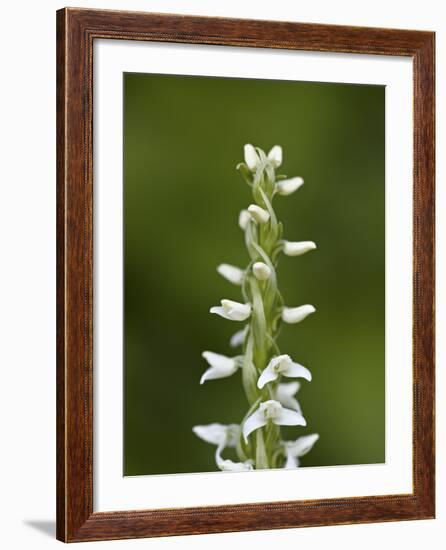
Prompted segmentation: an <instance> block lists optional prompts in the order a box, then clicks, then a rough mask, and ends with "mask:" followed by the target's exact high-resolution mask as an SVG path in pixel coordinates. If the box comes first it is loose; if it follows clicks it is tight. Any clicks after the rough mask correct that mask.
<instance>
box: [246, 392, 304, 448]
mask: <svg viewBox="0 0 446 550" xmlns="http://www.w3.org/2000/svg"><path fill="white" fill-rule="evenodd" d="M268 422H272V423H273V424H277V425H278V426H306V425H307V422H306V420H305V418H304V417H303V416H302V415H301V414H299V413H298V412H296V411H292V410H290V409H285V408H284V407H282V405H281V404H280V403H279V402H278V401H275V400H273V399H270V400H268V401H264V402H263V403H260V405H259V407H258V409H257V410H256V411H255V412H253V413H252V414H251V415H250V416H248V418H247V419H246V420H245V422H244V424H243V427H242V431H243V438H244V439H245V442H246V443H247V442H248V436H249V435H250V434H251V433H252V432H254V431H255V430H258V429H259V428H263V426H266V425H267V424H268Z"/></svg>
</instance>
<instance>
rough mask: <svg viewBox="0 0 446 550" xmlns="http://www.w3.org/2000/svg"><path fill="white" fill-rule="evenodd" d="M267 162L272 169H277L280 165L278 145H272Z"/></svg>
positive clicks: (280, 151)
mask: <svg viewBox="0 0 446 550" xmlns="http://www.w3.org/2000/svg"><path fill="white" fill-rule="evenodd" d="M268 160H269V161H270V162H271V164H273V166H274V168H279V166H280V165H281V164H282V147H281V146H280V145H274V147H273V148H272V149H271V151H270V152H269V153H268Z"/></svg>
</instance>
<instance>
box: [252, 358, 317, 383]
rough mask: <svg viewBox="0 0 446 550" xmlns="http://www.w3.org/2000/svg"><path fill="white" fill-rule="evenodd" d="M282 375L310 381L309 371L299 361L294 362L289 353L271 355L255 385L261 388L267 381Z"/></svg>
mask: <svg viewBox="0 0 446 550" xmlns="http://www.w3.org/2000/svg"><path fill="white" fill-rule="evenodd" d="M280 375H282V376H286V377H287V378H305V380H308V381H309V382H311V373H310V371H309V370H308V369H307V368H306V367H304V366H302V365H299V363H294V362H293V360H292V359H291V357H290V356H289V355H278V356H277V357H273V358H272V359H271V361H270V362H269V363H268V366H267V367H266V368H265V369H264V371H263V372H262V374H261V375H260V378H259V379H258V381H257V387H258V388H260V389H262V388H263V387H264V386H265V385H266V384H268V382H272V381H274V380H277V378H278V377H279V376H280Z"/></svg>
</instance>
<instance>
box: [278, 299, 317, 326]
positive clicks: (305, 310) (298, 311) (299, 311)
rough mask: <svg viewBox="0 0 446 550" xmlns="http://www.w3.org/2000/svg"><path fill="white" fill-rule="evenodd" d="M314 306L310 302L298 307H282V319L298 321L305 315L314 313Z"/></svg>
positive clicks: (287, 321)
mask: <svg viewBox="0 0 446 550" xmlns="http://www.w3.org/2000/svg"><path fill="white" fill-rule="evenodd" d="M315 311H316V308H315V307H314V306H311V305H310V304H305V305H304V306H299V307H284V308H283V309H282V319H283V320H284V321H285V323H290V324H293V323H300V321H303V320H304V319H305V317H308V315H310V313H314V312H315Z"/></svg>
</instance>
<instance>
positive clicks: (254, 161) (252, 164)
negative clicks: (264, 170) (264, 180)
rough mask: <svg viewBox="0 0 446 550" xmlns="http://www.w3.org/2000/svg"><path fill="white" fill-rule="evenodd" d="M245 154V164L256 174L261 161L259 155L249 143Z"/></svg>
mask: <svg viewBox="0 0 446 550" xmlns="http://www.w3.org/2000/svg"><path fill="white" fill-rule="evenodd" d="M244 153H245V163H246V164H247V166H248V168H249V169H250V170H251V171H252V172H254V171H255V170H256V169H257V166H258V165H259V162H260V159H259V156H258V154H257V153H256V150H255V148H254V147H253V146H252V145H251V144H250V143H247V144H246V145H245V148H244Z"/></svg>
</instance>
